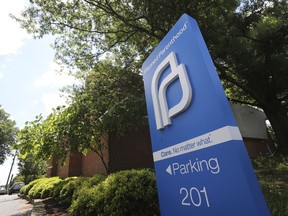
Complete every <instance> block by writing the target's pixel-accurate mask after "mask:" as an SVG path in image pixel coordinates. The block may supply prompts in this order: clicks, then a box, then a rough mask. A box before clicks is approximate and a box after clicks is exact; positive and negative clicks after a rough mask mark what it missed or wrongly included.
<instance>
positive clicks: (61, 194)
mask: <svg viewBox="0 0 288 216" xmlns="http://www.w3.org/2000/svg"><path fill="white" fill-rule="evenodd" d="M105 178H106V177H105V176H104V175H94V176H93V177H89V178H87V177H86V178H85V177H70V178H66V179H65V180H63V181H61V182H60V184H57V185H56V187H55V189H54V193H53V198H54V199H55V200H56V201H57V202H58V203H59V204H60V205H62V206H63V207H66V208H68V207H69V206H70V205H71V203H72V200H73V199H76V198H77V196H78V195H79V190H80V189H81V188H83V187H87V188H90V187H93V186H96V185H98V184H99V183H100V182H102V181H103V180H105Z"/></svg>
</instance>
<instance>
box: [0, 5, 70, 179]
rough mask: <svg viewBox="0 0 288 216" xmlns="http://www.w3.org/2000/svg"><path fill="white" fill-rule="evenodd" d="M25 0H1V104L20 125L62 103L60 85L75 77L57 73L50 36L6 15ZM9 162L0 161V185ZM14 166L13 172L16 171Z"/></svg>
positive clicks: (68, 82)
mask: <svg viewBox="0 0 288 216" xmlns="http://www.w3.org/2000/svg"><path fill="white" fill-rule="evenodd" d="M25 2H26V1H25V0H9V1H4V0H0V29H1V34H0V105H1V106H2V107H3V108H4V109H5V111H6V112H8V113H9V114H10V115H11V119H13V120H15V121H16V123H17V126H18V127H19V128H22V127H23V126H24V123H25V122H26V121H31V120H34V119H35V116H36V115H38V114H40V113H42V114H43V115H44V116H46V115H47V114H49V113H51V111H52V108H53V107H56V106H58V105H62V104H64V103H65V99H64V98H63V97H60V92H59V88H61V87H63V86H65V85H68V84H72V83H73V82H74V79H73V78H72V77H69V76H67V75H60V74H58V73H57V72H56V71H57V68H59V66H58V65H57V64H56V63H54V62H53V58H54V51H53V49H52V48H51V47H50V44H51V43H52V40H53V38H51V37H46V38H43V39H41V40H34V39H32V37H31V36H29V35H27V34H26V32H25V31H24V30H22V29H21V28H20V26H19V24H18V23H17V22H15V21H14V20H12V19H11V18H10V17H9V16H8V15H9V14H10V13H13V14H18V13H19V11H21V10H23V9H24V6H25ZM11 163H12V159H11V158H9V159H8V160H7V161H6V163H5V164H4V165H0V185H2V184H5V183H6V180H7V177H8V172H9V169H10V166H11ZM16 172H17V168H16V166H15V168H14V170H13V172H12V173H14V174H16Z"/></svg>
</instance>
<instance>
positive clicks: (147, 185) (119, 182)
mask: <svg viewBox="0 0 288 216" xmlns="http://www.w3.org/2000/svg"><path fill="white" fill-rule="evenodd" d="M69 211H70V212H71V213H72V214H73V215H83V216H85V215H102V216H105V215H107V216H108V215H109V216H113V215H117V216H122V215H123V216H126V215H131V216H133V215H143V216H146V215H147V216H151V215H159V206H158V196H157V189H156V180H155V175H154V173H153V172H151V171H149V170H147V169H143V170H129V171H120V172H118V173H115V174H111V175H110V176H108V177H107V178H106V179H105V181H103V182H101V183H100V184H99V185H97V186H93V187H92V188H90V189H89V188H88V187H83V188H82V189H81V190H79V196H78V198H77V199H75V200H74V201H73V203H72V205H71V207H70V209H69Z"/></svg>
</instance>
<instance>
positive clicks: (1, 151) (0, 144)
mask: <svg viewBox="0 0 288 216" xmlns="http://www.w3.org/2000/svg"><path fill="white" fill-rule="evenodd" d="M17 131H18V128H16V122H15V121H13V120H11V119H10V115H9V114H8V113H7V112H5V110H4V109H3V108H1V106H0V165H1V164H3V163H4V161H5V159H6V156H7V155H8V154H9V153H10V147H11V146H12V145H13V144H15V143H16V133H17Z"/></svg>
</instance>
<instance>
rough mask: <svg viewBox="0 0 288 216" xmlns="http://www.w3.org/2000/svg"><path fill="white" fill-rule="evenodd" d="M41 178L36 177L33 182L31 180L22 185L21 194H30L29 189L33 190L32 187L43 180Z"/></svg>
mask: <svg viewBox="0 0 288 216" xmlns="http://www.w3.org/2000/svg"><path fill="white" fill-rule="evenodd" d="M41 180H42V178H41V179H36V180H34V181H32V182H30V183H29V184H27V185H25V186H24V187H22V188H21V189H20V194H23V195H28V193H29V191H30V190H31V188H32V187H33V186H34V185H36V184H37V183H38V182H39V181H41Z"/></svg>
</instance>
